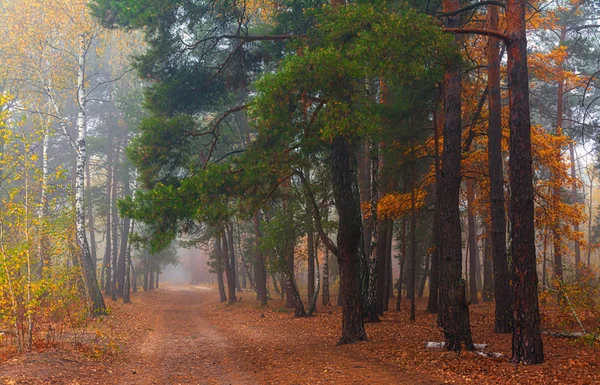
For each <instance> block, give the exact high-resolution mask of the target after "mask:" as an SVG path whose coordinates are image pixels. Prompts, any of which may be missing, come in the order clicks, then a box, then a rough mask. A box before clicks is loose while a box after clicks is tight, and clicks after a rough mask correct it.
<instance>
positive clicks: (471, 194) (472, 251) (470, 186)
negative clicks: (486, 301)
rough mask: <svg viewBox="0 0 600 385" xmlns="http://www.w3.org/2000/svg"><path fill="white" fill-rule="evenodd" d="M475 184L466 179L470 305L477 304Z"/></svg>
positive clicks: (477, 256) (477, 255)
mask: <svg viewBox="0 0 600 385" xmlns="http://www.w3.org/2000/svg"><path fill="white" fill-rule="evenodd" d="M474 202H475V182H474V181H473V179H467V212H468V214H467V222H468V226H469V296H470V299H471V303H473V304H476V303H479V298H478V295H477V260H478V259H479V253H478V249H477V228H476V226H475V208H474V207H473V205H474Z"/></svg>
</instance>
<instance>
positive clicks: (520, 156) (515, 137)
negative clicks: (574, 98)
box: [506, 0, 544, 364]
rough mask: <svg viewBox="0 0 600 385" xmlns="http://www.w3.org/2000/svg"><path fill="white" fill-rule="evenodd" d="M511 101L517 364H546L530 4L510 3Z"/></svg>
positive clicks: (514, 348)
mask: <svg viewBox="0 0 600 385" xmlns="http://www.w3.org/2000/svg"><path fill="white" fill-rule="evenodd" d="M506 15H507V35H508V36H509V38H510V44H509V45H508V86H509V87H508V89H509V101H510V118H509V123H510V189H511V197H510V203H511V206H510V207H511V219H512V220H511V236H512V243H511V256H512V262H513V263H512V268H513V269H512V273H513V274H512V281H513V299H514V307H513V309H514V312H513V314H514V330H513V338H512V342H513V346H512V354H513V357H512V360H513V361H514V362H521V363H524V364H538V363H541V362H543V361H544V352H543V344H542V337H541V332H540V312H539V305H538V278H537V272H536V255H535V227H534V201H533V171H532V156H531V121H530V115H529V74H528V69H527V36H526V26H525V1H524V0H507V3H506Z"/></svg>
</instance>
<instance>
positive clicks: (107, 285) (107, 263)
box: [102, 125, 114, 294]
mask: <svg viewBox="0 0 600 385" xmlns="http://www.w3.org/2000/svg"><path fill="white" fill-rule="evenodd" d="M111 138H112V125H111V126H109V128H108V137H107V139H106V141H107V142H106V199H107V200H108V205H107V207H108V210H107V212H106V232H105V236H104V238H105V242H104V258H103V260H102V269H103V272H104V294H110V289H111V287H112V264H111V252H112V231H111V223H112V215H111V214H112V207H113V205H112V189H113V177H114V175H113V171H114V168H113V167H112V165H113V151H114V150H113V146H112V144H111V143H109V141H110V140H112V139H111Z"/></svg>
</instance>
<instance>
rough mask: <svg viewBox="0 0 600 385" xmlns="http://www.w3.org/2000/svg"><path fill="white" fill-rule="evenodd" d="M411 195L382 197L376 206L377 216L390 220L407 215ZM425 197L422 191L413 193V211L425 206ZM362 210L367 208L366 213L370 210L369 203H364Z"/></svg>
mask: <svg viewBox="0 0 600 385" xmlns="http://www.w3.org/2000/svg"><path fill="white" fill-rule="evenodd" d="M411 195H412V194H411V193H410V192H408V193H404V194H401V193H397V192H396V193H391V194H387V195H384V196H383V197H381V199H380V200H379V203H378V204H377V215H379V216H380V217H382V218H391V219H398V218H402V217H403V216H405V215H407V214H409V213H410V211H411V203H412V202H411V198H412V197H411ZM426 197H427V192H426V191H423V190H416V191H415V209H416V210H420V209H421V208H422V207H423V206H424V205H425V198H426ZM361 206H363V212H365V211H364V208H367V209H368V210H367V212H369V210H370V205H369V202H364V203H363V205H361Z"/></svg>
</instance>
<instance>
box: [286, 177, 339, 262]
mask: <svg viewBox="0 0 600 385" xmlns="http://www.w3.org/2000/svg"><path fill="white" fill-rule="evenodd" d="M296 174H298V176H299V177H300V180H301V181H302V185H303V186H304V191H305V192H306V196H307V197H308V199H309V200H310V203H311V204H312V206H313V211H314V218H315V227H316V228H317V233H318V234H319V238H321V242H323V244H324V245H325V247H327V248H328V249H329V251H331V252H332V253H333V254H334V255H335V256H336V257H339V256H340V250H339V249H338V247H337V246H336V245H335V243H333V241H332V240H331V238H329V236H327V234H326V233H325V230H323V223H322V222H321V212H320V211H319V205H317V201H316V199H315V195H314V194H313V192H312V190H311V188H310V184H309V183H308V180H306V176H305V175H304V173H303V172H302V171H300V170H296Z"/></svg>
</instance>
